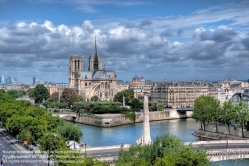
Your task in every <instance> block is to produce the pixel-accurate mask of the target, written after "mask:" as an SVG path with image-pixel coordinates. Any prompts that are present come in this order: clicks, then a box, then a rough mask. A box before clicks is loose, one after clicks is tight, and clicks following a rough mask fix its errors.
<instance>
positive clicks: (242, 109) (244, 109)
mask: <svg viewBox="0 0 249 166" xmlns="http://www.w3.org/2000/svg"><path fill="white" fill-rule="evenodd" d="M235 109H236V113H235V122H236V123H238V124H239V125H240V126H241V128H242V137H245V135H244V126H245V125H246V123H247V122H248V121H249V107H248V104H247V103H245V102H244V101H240V102H239V103H238V104H236V105H235Z"/></svg>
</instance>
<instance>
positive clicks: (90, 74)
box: [80, 70, 116, 79]
mask: <svg viewBox="0 0 249 166" xmlns="http://www.w3.org/2000/svg"><path fill="white" fill-rule="evenodd" d="M80 74H81V77H82V78H84V79H106V78H114V77H115V76H116V73H115V71H108V70H97V71H82V72H80Z"/></svg>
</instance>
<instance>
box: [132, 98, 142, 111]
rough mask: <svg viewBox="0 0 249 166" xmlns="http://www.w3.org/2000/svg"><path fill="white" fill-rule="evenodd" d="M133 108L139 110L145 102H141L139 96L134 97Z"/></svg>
mask: <svg viewBox="0 0 249 166" xmlns="http://www.w3.org/2000/svg"><path fill="white" fill-rule="evenodd" d="M130 105H131V109H132V110H133V111H134V112H139V111H140V110H141V108H142V105H143V103H142V102H140V101H139V100H138V99H137V98H133V99H131V104H130Z"/></svg>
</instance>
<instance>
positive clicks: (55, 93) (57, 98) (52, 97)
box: [50, 92, 59, 101]
mask: <svg viewBox="0 0 249 166" xmlns="http://www.w3.org/2000/svg"><path fill="white" fill-rule="evenodd" d="M50 99H51V101H59V92H54V93H52V95H51V96H50Z"/></svg>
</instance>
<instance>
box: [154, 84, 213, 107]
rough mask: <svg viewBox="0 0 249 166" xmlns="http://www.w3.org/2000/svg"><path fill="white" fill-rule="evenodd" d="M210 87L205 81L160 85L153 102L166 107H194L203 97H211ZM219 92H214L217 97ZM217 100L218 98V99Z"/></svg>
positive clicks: (156, 89) (155, 91)
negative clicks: (196, 100)
mask: <svg viewBox="0 0 249 166" xmlns="http://www.w3.org/2000/svg"><path fill="white" fill-rule="evenodd" d="M209 89H210V86H209V84H208V83H207V82H204V81H193V82H163V83H158V84H157V87H156V88H154V90H153V92H152V94H151V100H152V101H157V102H159V103H163V104H164V105H165V107H172V108H187V107H193V106H194V101H195V99H196V98H197V97H199V96H201V95H209ZM216 94H218V93H217V90H216V92H215V89H213V90H212V95H216ZM216 98H217V97H216Z"/></svg>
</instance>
